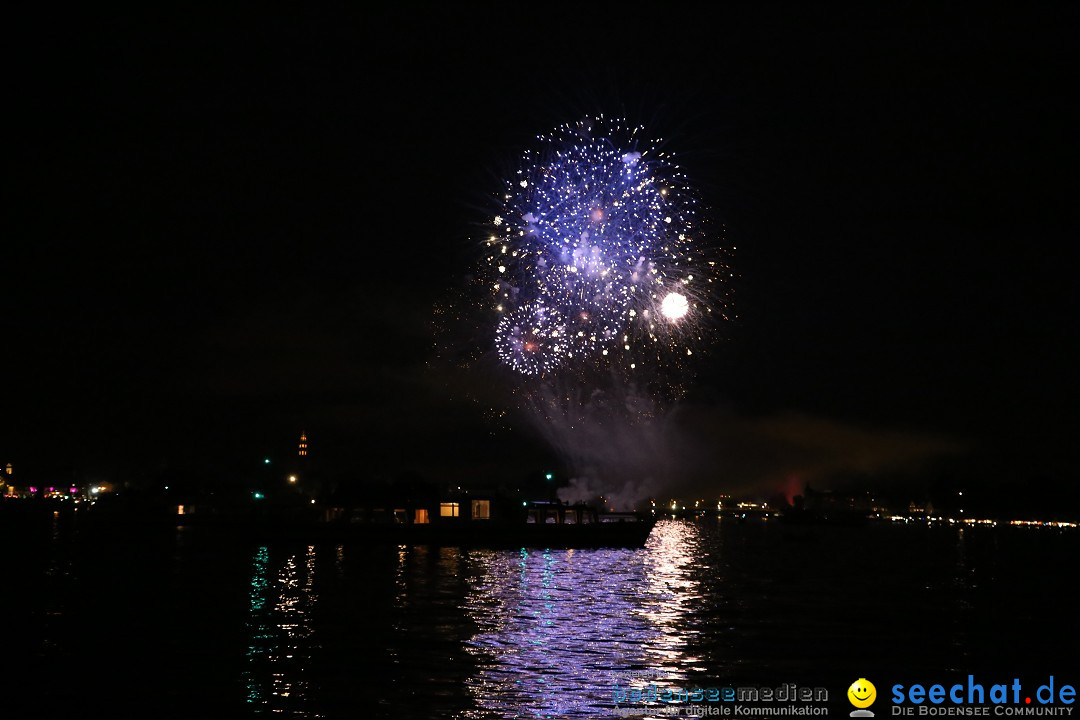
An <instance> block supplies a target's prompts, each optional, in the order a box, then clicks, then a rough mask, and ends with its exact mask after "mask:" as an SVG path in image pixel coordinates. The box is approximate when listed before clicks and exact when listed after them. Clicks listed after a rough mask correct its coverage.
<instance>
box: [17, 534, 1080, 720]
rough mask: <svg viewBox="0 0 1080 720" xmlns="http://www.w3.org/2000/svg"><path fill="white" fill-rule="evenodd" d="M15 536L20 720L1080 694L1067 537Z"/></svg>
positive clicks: (577, 712)
mask: <svg viewBox="0 0 1080 720" xmlns="http://www.w3.org/2000/svg"><path fill="white" fill-rule="evenodd" d="M3 537H4V539H5V566H6V567H5V573H4V575H5V582H4V587H5V590H4V593H3V610H2V617H3V621H4V635H3V638H4V643H3V647H4V653H3V657H4V660H3V662H4V665H3V668H4V669H3V680H4V685H5V689H4V691H3V700H2V701H0V709H3V710H5V711H6V712H7V714H6V715H5V716H6V717H11V716H19V717H28V716H34V714H35V713H36V714H37V715H38V716H41V717H60V716H71V715H72V713H74V714H75V715H78V714H81V713H82V712H88V711H90V710H93V709H100V710H101V711H103V712H104V713H106V714H105V715H102V716H103V717H106V716H111V717H121V716H123V717H127V716H132V717H134V716H139V717H204V716H205V717H245V716H248V715H250V714H256V715H258V714H265V715H278V716H285V717H332V718H333V717H356V718H365V717H400V718H414V717H415V718H420V717H424V718H431V717H447V718H449V717H460V718H487V717H611V716H613V714H614V712H615V708H616V704H615V702H614V698H615V696H614V677H615V676H616V674H619V673H626V672H627V671H638V672H640V673H644V674H648V675H649V677H650V679H651V682H655V683H656V684H657V685H658V686H660V687H684V688H689V687H695V686H698V687H706V688H707V687H724V686H742V685H754V686H759V685H760V686H769V687H777V686H780V685H782V684H786V683H796V684H798V685H799V686H801V687H825V688H827V689H828V691H829V693H830V703H829V707H831V708H833V709H832V712H831V714H832V715H834V716H840V713H841V712H843V715H842V716H845V717H846V714H847V711H849V710H851V707H850V706H846V707H845V705H846V703H845V702H844V692H845V691H846V689H847V686H848V685H849V684H850V683H851V682H852V681H854V680H855V679H856V678H860V677H866V678H869V679H871V680H873V681H874V682H875V683H876V684H877V686H878V692H879V693H880V694H881V696H882V697H886V696H887V692H888V690H887V688H888V687H890V686H891V685H892V684H893V683H894V682H897V683H900V682H902V683H913V682H921V683H924V684H927V685H929V684H932V683H942V682H947V681H948V680H950V679H952V678H966V676H967V674H968V673H975V674H976V675H977V676H979V677H980V678H986V682H987V683H992V682H1008V681H1011V679H1012V678H1013V677H1018V678H1020V679H1021V680H1022V681H1025V682H1027V681H1028V680H1029V679H1030V680H1032V681H1035V680H1037V681H1038V682H1039V683H1041V682H1043V681H1044V679H1045V677H1048V676H1049V675H1051V674H1052V675H1055V676H1056V677H1057V678H1059V682H1063V681H1068V680H1069V679H1071V680H1072V681H1073V682H1074V684H1075V681H1076V680H1078V679H1080V678H1078V677H1077V676H1076V675H1077V673H1076V670H1077V668H1078V665H1080V664H1078V663H1077V662H1076V659H1075V652H1076V648H1077V640H1078V637H1080V634H1078V624H1077V619H1076V607H1077V600H1076V594H1075V593H1074V592H1073V591H1072V590H1071V583H1072V579H1073V577H1075V574H1076V559H1077V557H1078V555H1077V551H1078V550H1080V541H1078V540H1080V533H1078V532H1077V531H1075V530H1073V531H1070V530H1039V529H1019V528H1010V527H996V528H989V527H986V528H982V527H976V528H964V529H960V528H956V527H938V526H935V527H927V526H922V525H919V526H914V525H888V524H883V525H870V526H865V527H855V528H847V527H791V526H785V525H781V524H779V523H777V522H776V521H775V520H756V521H748V522H746V523H738V522H734V521H731V520H727V519H725V520H723V521H718V520H716V519H711V520H708V521H697V522H691V521H682V520H680V521H676V520H665V521H661V522H660V523H659V524H658V525H657V526H656V528H655V529H654V531H653V534H652V536H651V537H650V539H649V542H648V545H647V546H646V547H645V548H641V549H601V550H549V551H545V550H518V551H485V550H460V549H456V548H438V547H393V546H391V547H366V546H357V545H349V544H346V545H303V544H300V545H277V544H271V545H258V544H251V545H248V544H245V543H238V542H235V541H233V542H228V543H225V542H222V541H220V540H215V539H213V538H212V537H210V536H208V535H205V534H202V535H200V533H199V532H197V531H196V530H195V529H181V530H177V531H169V532H167V533H157V534H147V533H143V534H138V535H126V534H117V535H115V536H112V537H107V538H102V537H97V536H94V537H87V536H85V534H84V533H81V532H80V530H79V528H78V525H77V523H73V522H69V521H66V520H63V519H54V520H52V521H51V522H50V521H48V520H43V521H42V522H41V524H40V527H37V528H35V529H33V530H27V529H25V528H23V529H22V530H21V531H20V532H19V533H18V534H14V533H10V532H9V533H6V534H4V536H3ZM1036 684H1037V683H1036ZM621 685H623V686H626V685H627V682H626V681H625V677H624V680H623V681H622V683H621ZM622 706H623V707H625V704H623V705H622ZM637 707H638V709H639V710H642V711H645V710H647V708H646V707H644V706H641V705H638V706H637ZM881 707H885V706H881ZM882 714H883V713H879V716H881V715H882Z"/></svg>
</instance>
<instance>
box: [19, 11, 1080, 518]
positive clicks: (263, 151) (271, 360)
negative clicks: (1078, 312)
mask: <svg viewBox="0 0 1080 720" xmlns="http://www.w3.org/2000/svg"><path fill="white" fill-rule="evenodd" d="M496 8H497V9H491V10H477V9H467V8H461V7H457V6H449V5H444V6H442V7H440V8H439V9H437V10H427V9H419V8H411V9H396V10H390V9H385V8H383V9H380V10H378V11H377V12H376V13H373V14H371V15H365V16H360V15H358V16H354V17H316V16H312V15H305V16H303V17H300V16H297V17H283V16H277V17H273V18H271V17H265V16H261V15H248V14H243V15H227V14H221V15H213V14H209V13H205V14H195V15H193V14H189V13H184V12H177V14H175V15H165V14H161V15H158V16H154V17H148V16H145V17H131V16H127V15H122V14H106V13H103V14H101V15H97V16H93V17H78V18H76V17H64V16H62V15H59V14H57V15H56V16H50V17H47V18H44V17H35V18H20V19H18V20H16V21H14V22H12V23H10V25H9V33H10V34H11V36H12V38H11V40H10V41H9V42H8V48H7V50H6V53H7V54H8V57H7V62H6V67H7V68H8V72H7V73H6V81H5V90H4V95H5V102H4V106H5V113H4V114H5V116H6V119H7V121H8V123H9V130H8V138H9V139H8V142H7V143H6V152H5V155H6V163H5V164H6V165H8V167H9V189H8V192H7V212H6V213H5V215H6V219H7V222H6V229H5V232H4V235H5V238H4V241H3V254H2V257H3V264H2V274H0V304H2V305H0V307H2V312H0V323H2V341H3V345H2V348H3V349H2V353H3V354H2V358H3V359H2V362H3V377H4V383H3V395H2V398H0V403H2V405H0V463H6V462H12V463H14V464H15V465H16V467H18V468H20V469H24V471H25V472H26V473H28V474H36V475H37V476H38V477H72V478H74V479H78V480H80V481H83V480H87V479H90V478H99V477H100V478H117V479H120V480H128V481H139V480H140V479H143V478H153V477H173V476H176V475H177V474H185V473H196V474H201V475H205V476H206V477H212V478H215V479H222V480H224V478H226V477H227V476H229V475H230V474H231V473H242V472H243V468H245V467H248V463H255V462H257V461H258V459H260V458H261V457H262V456H263V454H265V453H272V454H281V455H288V454H289V453H290V452H291V448H292V446H293V444H294V442H295V439H296V437H297V436H298V435H299V433H300V431H301V430H306V431H307V432H308V434H309V435H310V436H311V438H312V448H313V454H315V453H319V454H320V457H321V458H322V460H323V462H324V463H325V465H326V467H332V468H334V472H336V473H338V474H339V475H342V476H349V477H354V478H355V479H356V480H357V481H364V480H366V479H368V478H372V477H383V476H394V475H397V474H400V473H403V472H415V473H419V474H421V475H423V476H425V477H439V478H442V477H445V478H449V479H458V480H460V479H469V478H471V477H486V478H492V477H499V476H501V475H506V476H513V477H517V476H521V475H524V474H528V473H531V472H534V471H535V470H537V469H539V468H543V467H549V466H552V465H557V458H556V457H555V455H554V454H553V453H552V452H551V451H550V450H549V449H547V448H545V446H544V445H543V443H542V442H541V441H540V440H539V439H538V438H537V437H536V436H535V435H534V434H533V433H532V432H531V431H530V429H529V426H528V425H527V424H526V423H525V422H523V421H520V420H519V419H515V418H514V417H513V416H511V417H510V418H509V425H510V429H507V428H506V427H505V424H499V425H496V424H494V423H492V422H491V421H490V420H489V419H488V418H487V415H489V414H485V413H484V412H483V408H482V407H479V406H477V405H476V404H473V403H470V402H467V401H466V400H464V399H463V396H464V395H465V394H466V388H465V387H464V386H463V384H462V383H463V381H462V380H461V379H460V378H456V377H455V376H452V375H447V374H445V373H443V372H441V371H440V370H439V369H438V367H437V361H436V359H435V356H434V353H433V345H434V336H433V332H432V308H433V306H434V305H435V304H436V303H439V302H442V301H445V299H446V298H447V297H450V296H452V295H453V293H454V292H455V289H456V288H459V287H460V286H461V284H462V282H463V279H464V278H465V277H466V276H467V275H468V273H470V272H472V271H473V269H474V267H475V262H476V258H477V250H476V244H475V243H476V241H477V240H478V239H479V238H480V237H482V236H481V230H480V227H479V226H480V224H481V223H483V222H484V221H485V220H488V219H489V216H490V215H491V210H492V208H493V207H494V205H493V204H492V201H491V199H490V198H491V196H492V194H493V193H496V192H498V190H499V188H500V177H501V175H502V173H503V172H505V171H506V170H507V169H508V168H510V167H512V166H513V164H514V162H515V161H516V159H517V157H518V155H519V153H520V151H521V150H522V149H523V148H524V147H526V146H528V145H530V143H531V142H532V140H533V137H534V136H535V135H536V134H537V133H542V132H546V131H548V130H550V129H551V128H553V127H554V126H555V125H557V124H560V123H563V122H568V121H575V120H577V119H580V118H581V117H583V116H584V115H586V114H591V113H605V114H606V115H609V116H612V115H615V116H618V115H622V116H625V117H627V118H629V119H630V120H631V121H633V122H640V123H643V124H644V125H645V126H646V128H647V130H648V132H649V134H650V135H653V136H662V137H664V138H665V139H666V140H667V143H668V145H667V147H668V149H670V150H672V151H674V152H676V153H678V155H679V157H680V160H681V162H682V164H683V167H684V169H685V170H686V172H687V174H688V175H689V177H690V179H691V180H692V181H694V182H695V183H696V185H697V187H698V188H699V190H700V194H701V197H702V199H703V201H704V202H705V203H706V204H707V205H708V206H709V207H710V208H711V210H712V217H713V220H714V224H715V225H716V226H717V227H720V226H723V227H725V228H726V233H725V235H724V236H723V237H722V238H721V237H718V238H717V241H718V242H722V243H723V244H724V245H726V246H728V247H731V246H735V247H737V248H738V249H737V251H736V252H735V253H734V265H735V269H736V272H737V275H738V277H737V283H736V296H735V303H736V305H735V310H736V312H737V313H738V320H737V322H734V323H731V324H729V325H727V326H725V327H723V328H721V331H722V333H721V334H722V336H723V340H722V342H720V343H718V344H717V345H715V346H714V347H713V348H712V350H711V351H710V354H709V358H708V360H707V361H706V362H705V363H703V364H702V365H700V366H699V374H698V376H697V378H696V380H695V381H694V383H693V384H692V386H691V390H690V392H689V394H688V396H687V398H686V400H685V401H684V403H683V405H682V406H681V407H680V408H679V409H678V410H677V416H676V420H675V421H676V422H677V423H678V424H679V427H681V428H682V430H683V431H684V432H683V435H684V437H685V438H686V440H685V444H686V448H687V450H686V452H685V454H684V455H683V456H681V457H680V458H678V459H673V463H675V464H676V465H677V466H678V467H679V468H681V469H682V470H683V471H684V472H683V474H682V479H681V480H680V486H679V488H675V489H691V488H692V489H694V490H695V491H696V490H698V489H700V490H701V491H702V492H706V491H709V492H711V491H730V490H740V489H744V488H782V487H789V486H792V485H799V486H801V483H803V482H806V481H812V482H814V483H816V484H819V485H823V486H826V487H828V486H830V485H839V484H842V483H844V482H856V483H865V484H868V485H870V486H873V485H875V484H877V485H884V484H889V483H907V484H910V485H912V486H919V484H920V483H921V484H929V483H935V482H943V481H948V482H952V483H956V484H960V485H963V486H965V487H973V488H974V487H979V486H980V485H982V486H984V487H986V488H993V489H994V492H1004V491H1005V490H1002V488H1008V487H1010V484H1011V483H1013V484H1023V485H1024V486H1025V487H1027V488H1038V489H1040V490H1045V491H1046V492H1050V493H1058V494H1059V495H1060V494H1061V493H1062V492H1063V489H1067V488H1069V487H1071V485H1072V483H1074V481H1075V478H1076V470H1075V467H1076V462H1075V460H1074V457H1073V455H1074V452H1073V449H1074V447H1075V437H1076V435H1077V431H1078V427H1077V425H1078V423H1077V420H1076V409H1075V408H1076V402H1077V399H1078V397H1077V396H1078V394H1077V387H1076V380H1075V368H1076V365H1077V362H1076V359H1075V352H1074V351H1073V349H1072V348H1073V345H1074V344H1075V335H1076V323H1075V319H1074V311H1075V308H1076V302H1075V299H1076V298H1075V295H1076V293H1075V290H1074V275H1075V272H1076V264H1075V261H1074V255H1075V253H1074V251H1073V245H1074V243H1075V241H1076V237H1077V232H1076V231H1077V225H1078V223H1077V220H1076V214H1075V203H1076V190H1077V184H1076V181H1075V178H1076V167H1077V135H1076V129H1077V127H1080V118H1078V113H1077V112H1076V107H1077V102H1076V97H1075V95H1076V88H1077V87H1078V86H1080V82H1078V80H1080V78H1078V77H1077V73H1076V72H1075V69H1074V68H1075V67H1078V66H1080V58H1078V57H1077V54H1078V53H1077V44H1076V42H1075V28H1076V26H1077V25H1076V20H1077V18H1076V16H1075V14H1066V12H1067V11H1061V12H1059V13H1053V14H1042V11H1037V10H1031V9H1025V10H1023V11H1014V14H1011V15H1008V16H1004V15H1001V16H994V17H990V16H986V15H984V14H979V15H968V14H965V13H962V12H959V11H943V10H940V9H939V10H935V11H933V13H927V14H922V13H914V12H906V11H895V12H892V11H888V10H881V9H876V8H875V9H873V10H863V11H859V12H852V11H850V10H845V11H843V12H834V13H827V12H824V11H816V10H812V9H808V8H800V9H795V8H784V9H780V8H774V9H772V10H761V11H755V12H753V13H749V11H738V12H731V13H727V12H726V11H723V10H717V11H715V14H700V15H692V14H688V13H686V12H676V11H671V10H666V9H665V8H664V7H663V6H655V7H653V8H651V9H650V10H649V11H648V12H645V11H634V12H630V11H628V10H626V9H621V10H620V9H619V8H618V7H617V6H612V7H611V8H610V9H606V10H596V11H590V12H582V11H581V10H580V9H578V10H576V11H575V12H573V13H569V14H562V13H560V14H555V13H553V12H552V11H550V10H547V9H544V8H543V7H542V6H539V5H537V6H536V7H535V8H532V9H528V8H517V9H512V8H511V7H510V6H507V5H499V6H496ZM984 11H985V9H984ZM156 12H160V11H156ZM466 341H468V339H466ZM473 381H474V382H475V378H474V380H473ZM480 382H483V379H481V380H480ZM507 402H508V403H509V401H507ZM1065 496H1067V493H1066V495H1065ZM1073 497H1075V495H1074V496H1073Z"/></svg>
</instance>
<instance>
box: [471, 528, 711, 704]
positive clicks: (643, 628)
mask: <svg viewBox="0 0 1080 720" xmlns="http://www.w3.org/2000/svg"><path fill="white" fill-rule="evenodd" d="M697 535H698V529H697V527H695V526H694V525H689V524H674V523H664V524H661V525H660V526H659V527H658V528H657V529H656V531H654V533H653V535H652V536H651V537H650V539H649V542H648V545H647V547H646V549H645V550H644V551H642V550H628V549H620V550H616V549H599V550H544V551H529V550H521V551H520V552H517V553H506V552H484V553H475V554H473V555H472V556H471V557H470V561H471V562H472V563H474V564H475V565H476V566H477V573H476V574H477V581H476V582H475V583H474V585H473V587H472V589H471V590H470V592H469V594H468V595H467V597H466V598H465V604H464V607H465V610H466V612H467V613H468V614H469V616H470V617H471V618H472V620H473V622H475V623H476V626H477V628H478V631H477V633H476V634H475V635H474V636H473V637H472V638H471V639H470V640H469V641H468V643H467V645H468V648H469V651H470V652H471V653H472V654H473V655H474V656H475V658H476V663H477V670H476V672H475V675H474V676H473V677H472V678H470V680H469V682H468V687H469V691H470V692H471V694H472V696H473V699H474V700H475V702H476V705H477V710H476V711H473V712H468V713H466V716H468V717H487V716H489V715H488V713H489V712H491V711H494V712H496V713H498V714H500V715H503V716H508V717H514V716H517V715H522V716H530V717H532V716H537V717H551V716H568V717H575V716H586V715H596V714H599V713H603V712H604V711H605V709H610V708H612V707H614V703H613V677H614V671H615V670H632V669H637V670H643V669H646V668H648V669H653V670H656V671H657V672H658V674H659V679H660V680H661V681H664V682H667V683H669V684H681V683H682V682H683V681H685V679H686V671H687V669H688V668H689V667H691V666H692V664H693V663H694V662H696V658H693V657H691V656H690V655H689V653H688V651H687V634H688V632H692V630H689V628H691V627H692V625H693V623H692V622H691V619H690V615H691V612H692V606H693V604H694V603H699V602H700V601H701V596H700V594H699V590H698V583H697V581H696V580H694V579H693V577H692V576H691V569H692V566H693V565H694V563H695V557H696V553H697V541H698V538H697Z"/></svg>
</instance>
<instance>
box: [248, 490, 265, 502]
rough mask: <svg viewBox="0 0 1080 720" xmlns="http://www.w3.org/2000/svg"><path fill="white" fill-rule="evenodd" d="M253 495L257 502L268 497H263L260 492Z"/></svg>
mask: <svg viewBox="0 0 1080 720" xmlns="http://www.w3.org/2000/svg"><path fill="white" fill-rule="evenodd" d="M251 495H252V497H254V498H255V499H256V500H262V499H263V498H264V497H266V496H265V495H263V494H262V493H261V492H258V491H256V492H254V493H252V494H251Z"/></svg>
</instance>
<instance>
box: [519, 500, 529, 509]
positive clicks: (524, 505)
mask: <svg viewBox="0 0 1080 720" xmlns="http://www.w3.org/2000/svg"><path fill="white" fill-rule="evenodd" d="M521 507H529V503H528V501H525V500H523V501H522V502H521Z"/></svg>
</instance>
